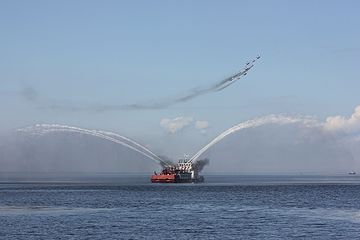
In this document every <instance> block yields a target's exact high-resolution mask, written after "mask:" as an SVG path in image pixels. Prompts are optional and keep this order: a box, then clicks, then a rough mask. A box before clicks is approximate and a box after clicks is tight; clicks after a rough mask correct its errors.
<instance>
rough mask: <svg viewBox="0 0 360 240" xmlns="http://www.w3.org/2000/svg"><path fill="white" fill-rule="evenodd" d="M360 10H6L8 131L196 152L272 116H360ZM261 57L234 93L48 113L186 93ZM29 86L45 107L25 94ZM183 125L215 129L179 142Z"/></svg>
mask: <svg viewBox="0 0 360 240" xmlns="http://www.w3.org/2000/svg"><path fill="white" fill-rule="evenodd" d="M359 9H360V3H359V1H296V2H295V1H1V2H0V36H1V37H0V56H1V57H0V83H1V87H0V110H1V112H2V114H1V119H0V123H1V127H0V130H2V131H6V130H11V129H16V128H18V127H22V126H26V125H31V124H35V123H39V122H41V123H61V124H68V125H76V126H81V127H88V128H99V129H106V130H113V131H116V132H119V133H123V134H125V135H127V136H131V137H134V138H135V139H143V141H146V142H150V143H151V144H154V145H156V146H157V147H158V148H161V147H162V146H164V145H166V144H168V142H169V141H173V142H172V144H173V145H177V144H181V143H182V142H187V143H188V144H189V142H190V143H191V144H195V145H196V146H197V147H198V146H200V145H202V144H204V143H206V142H207V141H208V140H209V139H211V138H212V137H214V136H215V135H216V134H218V133H219V132H221V131H222V130H225V129H227V128H229V127H231V126H232V125H234V124H237V123H239V122H242V121H244V120H248V119H251V118H254V117H258V116H263V115H267V114H270V113H287V114H306V115H314V116H317V117H318V118H320V119H321V118H326V117H327V116H330V115H336V114H340V115H350V114H351V113H352V112H353V109H354V108H355V107H356V106H357V105H359V104H360V94H358V92H359V89H360V81H359V79H360V78H359V76H360V74H359V63H360V61H359V57H360V46H359V43H360V28H359V26H360V16H359ZM257 54H260V55H261V56H262V58H261V60H260V61H259V62H258V63H257V64H256V66H255V67H254V68H253V69H252V70H251V71H250V72H249V74H248V75H247V76H245V77H244V78H242V79H241V80H240V81H238V82H236V83H235V84H233V85H231V86H230V87H228V88H226V89H224V90H223V91H220V92H216V93H210V94H207V95H204V96H200V97H199V98H196V99H193V100H191V101H188V102H185V103H181V104H176V105H173V106H170V107H168V108H165V109H157V110H141V111H108V112H91V111H90V112H89V111H70V110H66V109H63V110H59V109H55V110H54V109H53V110H52V109H49V108H47V106H48V103H49V102H52V103H53V102H56V103H58V104H65V105H67V106H69V105H76V106H78V105H92V104H120V105H121V104H132V103H140V102H147V101H149V100H154V99H155V100H156V99H163V98H167V97H172V96H178V95H181V93H185V92H187V90H189V89H192V88H194V87H197V86H207V85H209V84H212V83H214V82H216V81H219V80H221V79H223V78H225V77H227V76H229V75H231V74H232V73H235V72H237V71H238V70H239V69H240V68H242V67H243V66H244V64H245V63H246V61H247V60H249V59H251V58H254V57H255V56H256V55H257ZM26 89H31V93H32V94H34V95H36V97H37V101H29V100H27V99H26V98H25V97H24V96H23V95H24V94H23V92H24V91H25V90H26ZM175 117H192V118H193V119H194V121H195V120H201V121H207V122H208V123H209V126H210V128H209V129H208V131H207V132H206V134H204V133H201V132H200V131H195V130H194V131H190V130H189V131H188V132H187V133H184V134H183V135H180V136H179V135H177V136H176V139H177V140H175V136H172V135H171V134H170V135H169V134H168V133H166V132H164V130H163V129H162V128H161V126H160V121H161V119H164V118H168V119H173V118H175ZM154 139H156V140H154ZM189 139H191V140H189ZM174 148H175V147H174ZM184 148H185V147H184ZM182 150H184V151H186V149H181V151H182Z"/></svg>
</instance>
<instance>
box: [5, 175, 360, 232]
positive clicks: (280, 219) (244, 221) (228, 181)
mask: <svg viewBox="0 0 360 240" xmlns="http://www.w3.org/2000/svg"><path fill="white" fill-rule="evenodd" d="M1 180H2V182H1V183H0V239H310V238H311V239H359V238H360V176H357V175H356V176H346V175H344V176H207V178H206V180H207V182H206V183H204V184H155V185H154V184H150V183H148V176H121V177H116V176H113V177H109V176H107V177H105V178H100V177H99V176H97V178H96V177H94V178H89V179H80V180H79V179H77V180H76V181H74V179H71V178H67V179H61V181H60V180H59V181H58V182H48V181H44V179H41V182H24V179H22V181H21V182H18V180H19V179H18V180H17V182H10V181H9V180H7V179H1ZM38 180H39V179H38Z"/></svg>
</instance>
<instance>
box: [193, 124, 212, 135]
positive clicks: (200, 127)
mask: <svg viewBox="0 0 360 240" xmlns="http://www.w3.org/2000/svg"><path fill="white" fill-rule="evenodd" d="M208 127H209V122H208V121H196V122H195V128H196V129H198V130H200V132H201V133H206V129H207V128H208Z"/></svg>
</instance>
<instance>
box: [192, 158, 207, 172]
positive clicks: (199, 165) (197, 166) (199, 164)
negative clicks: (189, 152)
mask: <svg viewBox="0 0 360 240" xmlns="http://www.w3.org/2000/svg"><path fill="white" fill-rule="evenodd" d="M209 163H210V160H209V159H208V158H205V159H201V160H197V161H196V162H195V163H194V164H193V168H194V169H195V170H196V171H198V172H201V171H202V170H203V168H204V167H205V166H206V165H208V164H209Z"/></svg>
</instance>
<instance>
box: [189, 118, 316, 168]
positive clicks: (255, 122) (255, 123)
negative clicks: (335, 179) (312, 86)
mask: <svg viewBox="0 0 360 240" xmlns="http://www.w3.org/2000/svg"><path fill="white" fill-rule="evenodd" d="M271 123H273V124H281V125H282V124H292V123H293V124H294V123H302V124H303V125H304V126H317V125H319V124H318V123H317V121H316V120H315V119H313V118H311V117H292V116H286V115H282V114H280V115H273V114H272V115H268V116H264V117H260V118H255V119H252V120H248V121H245V122H242V123H240V124H238V125H235V126H233V127H231V128H229V129H228V130H226V131H224V132H222V133H221V134H220V135H218V136H217V137H216V138H214V139H213V140H212V141H211V142H209V143H208V144H207V145H205V146H204V147H203V148H201V149H200V150H199V151H198V152H197V153H196V154H195V155H194V156H192V157H191V158H190V161H191V162H194V163H196V162H197V161H199V160H197V159H198V158H199V157H200V156H201V155H202V154H203V153H205V152H206V151H207V150H208V149H209V148H210V147H212V146H214V145H215V144H217V143H218V142H220V141H221V140H222V139H224V138H225V137H227V136H228V135H230V134H232V133H235V132H237V131H240V130H243V129H247V128H254V127H259V126H262V125H265V124H271Z"/></svg>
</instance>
